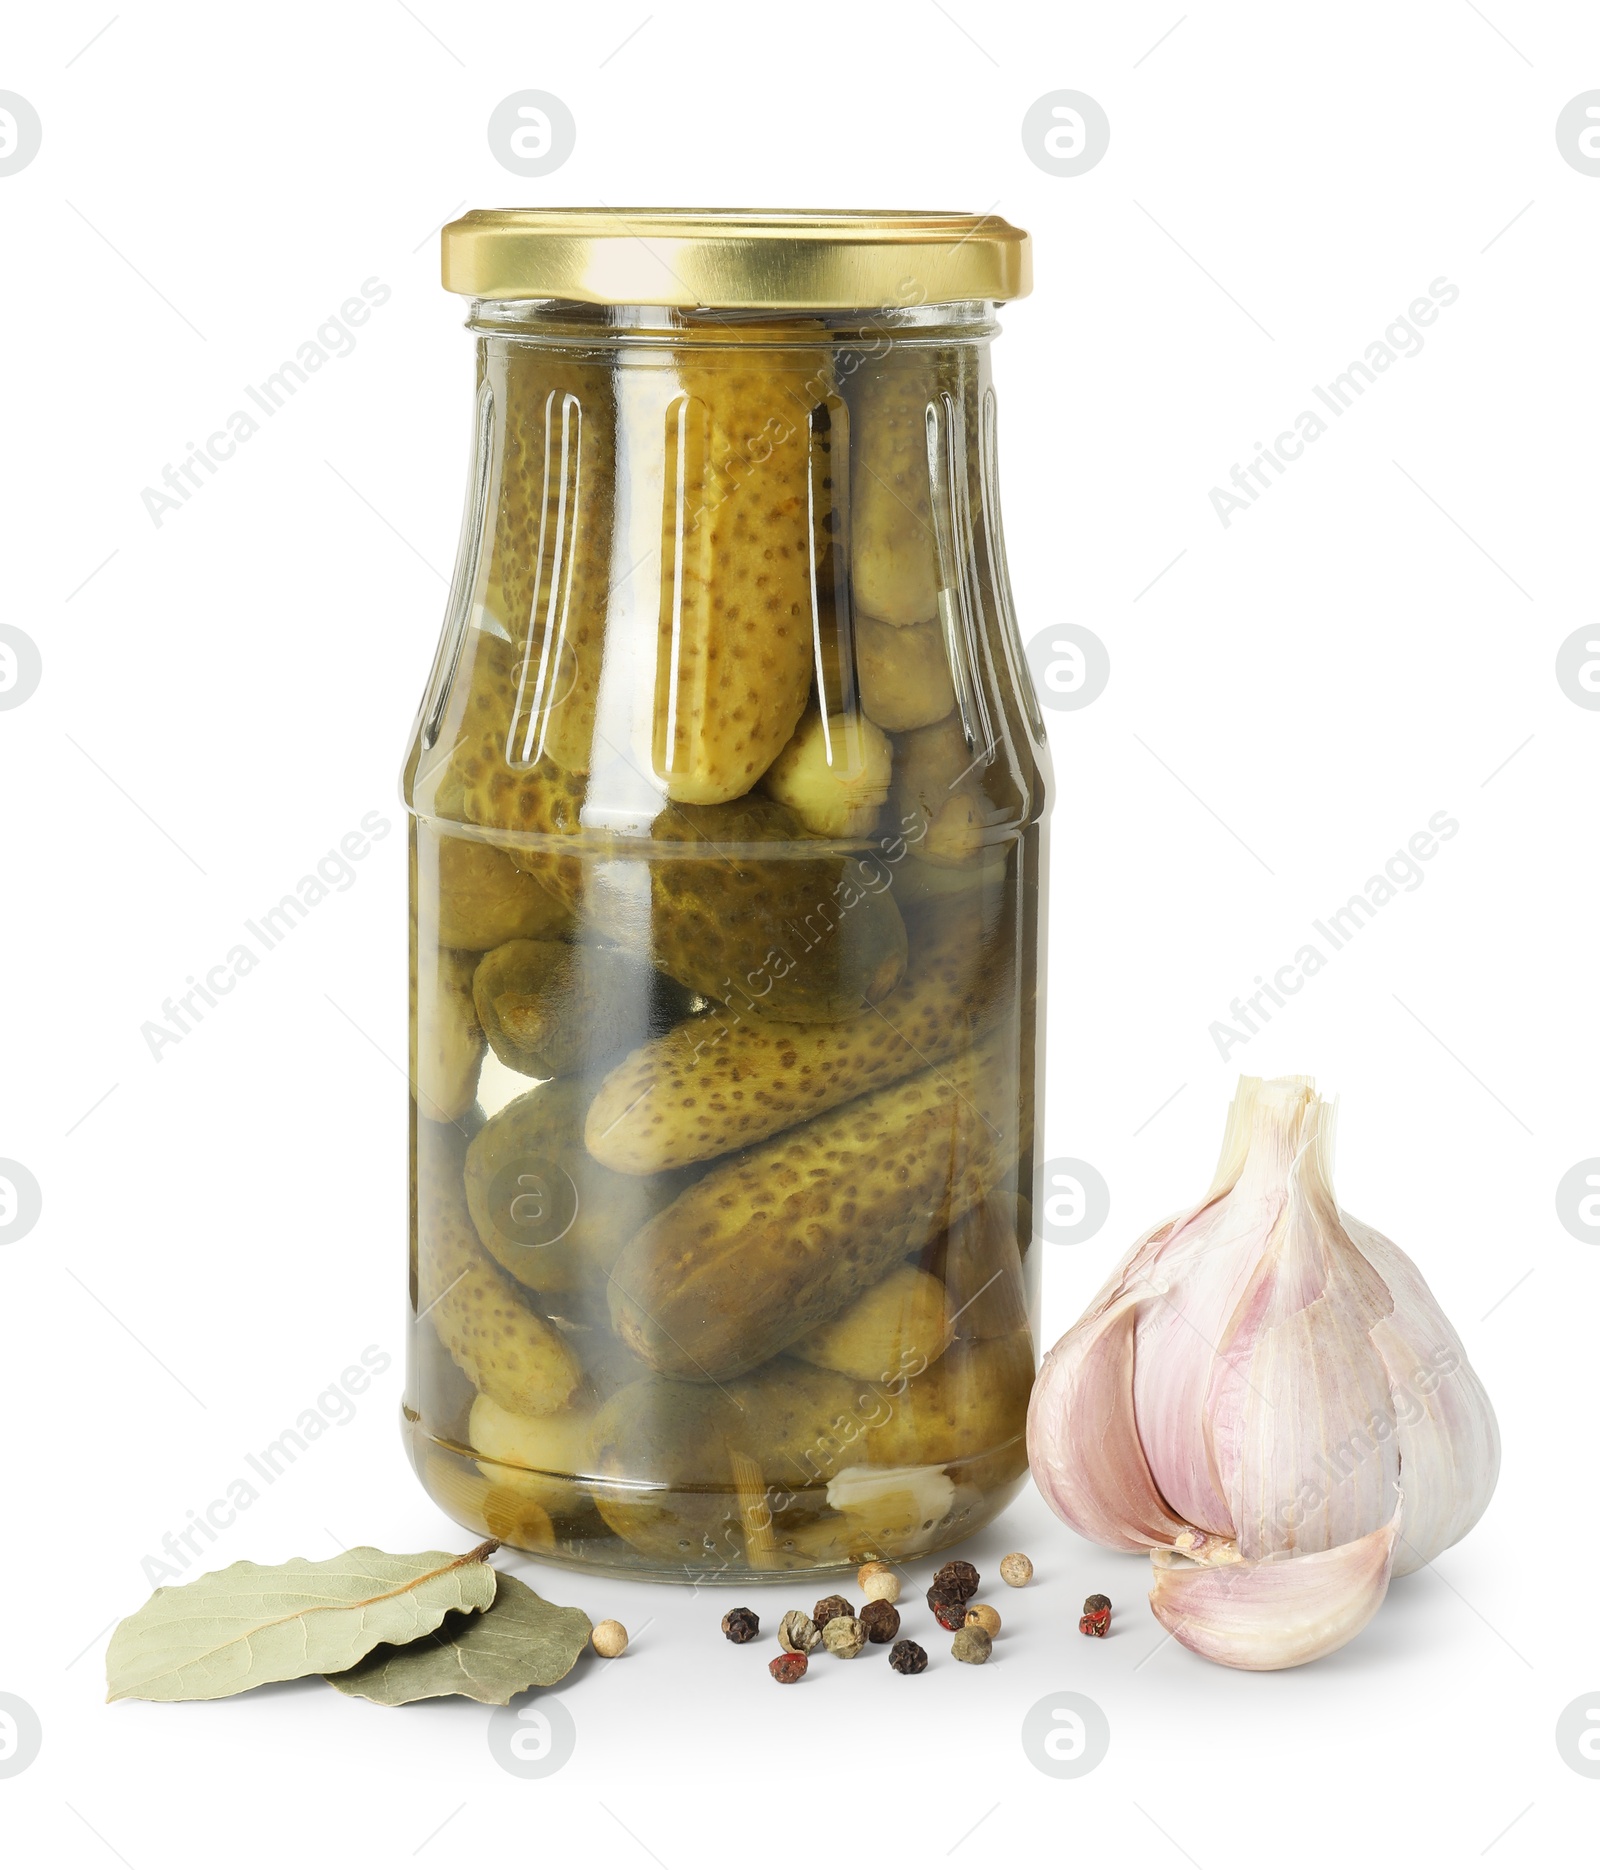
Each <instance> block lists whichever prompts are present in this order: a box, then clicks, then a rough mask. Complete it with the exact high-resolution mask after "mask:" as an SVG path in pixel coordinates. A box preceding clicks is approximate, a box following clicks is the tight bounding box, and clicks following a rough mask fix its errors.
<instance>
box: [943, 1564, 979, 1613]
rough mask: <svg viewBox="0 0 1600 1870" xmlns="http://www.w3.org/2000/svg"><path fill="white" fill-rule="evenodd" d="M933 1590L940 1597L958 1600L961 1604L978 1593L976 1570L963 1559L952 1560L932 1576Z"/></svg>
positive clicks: (975, 1567)
mask: <svg viewBox="0 0 1600 1870" xmlns="http://www.w3.org/2000/svg"><path fill="white" fill-rule="evenodd" d="M933 1588H934V1589H935V1590H936V1591H937V1592H938V1593H939V1595H940V1596H941V1597H953V1598H958V1599H959V1600H960V1601H961V1602H962V1603H963V1604H964V1603H966V1601H967V1599H968V1598H969V1597H976V1596H977V1593H978V1568H977V1566H976V1565H969V1564H968V1563H967V1561H966V1560H965V1559H964V1558H952V1559H951V1560H950V1562H949V1563H948V1564H946V1565H941V1566H940V1567H939V1569H938V1570H937V1571H936V1572H935V1573H934V1574H933Z"/></svg>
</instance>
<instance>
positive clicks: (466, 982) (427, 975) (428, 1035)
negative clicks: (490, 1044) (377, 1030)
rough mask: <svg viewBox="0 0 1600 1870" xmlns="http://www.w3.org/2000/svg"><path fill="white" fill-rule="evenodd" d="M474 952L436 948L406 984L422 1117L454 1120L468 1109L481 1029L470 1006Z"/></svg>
mask: <svg viewBox="0 0 1600 1870" xmlns="http://www.w3.org/2000/svg"><path fill="white" fill-rule="evenodd" d="M476 961H477V956H476V955H471V954H459V953H457V952H456V951H455V950H454V949H451V948H436V949H434V951H433V953H432V954H431V955H423V956H422V957H421V959H420V961H419V963H418V966H420V968H421V978H420V980H419V979H418V978H417V975H416V972H415V971H413V975H412V982H411V1046H412V1053H411V1081H412V1083H413V1085H414V1086H415V1087H416V1094H417V1103H418V1106H419V1107H420V1109H421V1110H422V1113H423V1115H424V1116H426V1117H428V1118H430V1119H431V1120H432V1121H433V1122H435V1123H454V1122H455V1121H456V1120H457V1118H459V1117H462V1116H464V1115H465V1114H466V1113H467V1111H469V1110H470V1109H471V1108H472V1103H473V1099H474V1098H475V1097H476V1095H477V1089H478V1066H479V1063H480V1062H481V1060H482V1058H483V1029H482V1027H481V1026H480V1025H479V1023H478V1015H477V1013H476V1011H475V1010H474V1007H473V1004H472V973H473V968H474V965H475V964H476Z"/></svg>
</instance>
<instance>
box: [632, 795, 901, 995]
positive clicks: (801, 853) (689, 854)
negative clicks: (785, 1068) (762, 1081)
mask: <svg viewBox="0 0 1600 1870" xmlns="http://www.w3.org/2000/svg"><path fill="white" fill-rule="evenodd" d="M651 838H652V840H653V842H654V843H655V845H656V847H657V848H656V850H655V851H654V852H653V853H652V857H653V858H654V860H655V861H653V862H652V865H651V878H650V915H651V928H652V946H653V952H654V957H655V962H656V965H657V966H658V967H659V968H661V969H662V970H663V971H664V972H665V973H668V974H670V975H671V976H672V977H673V979H674V980H677V981H680V982H681V983H682V984H683V985H684V986H686V987H689V988H692V989H693V990H694V991H695V992H696V993H703V994H704V995H705V996H706V997H707V998H708V999H711V1000H718V1001H721V1002H723V1003H724V1004H726V1005H731V1006H733V1007H734V1008H735V1009H738V1010H743V1009H747V1008H750V1007H752V1006H759V1007H760V1009H761V1011H762V1013H763V1014H764V1015H765V1016H766V1017H768V1018H771V1019H788V1020H800V1021H806V1022H810V1021H813V1020H837V1019H845V1018H847V1017H848V1016H849V1015H850V1014H852V1013H856V1012H859V1011H860V1010H861V1008H862V1007H863V1006H866V1005H868V1004H870V1003H871V1002H872V1001H874V1000H877V999H880V998H881V997H882V996H883V995H884V994H886V993H888V992H889V991H890V990H891V989H892V988H893V987H894V985H895V984H896V982H897V981H898V980H899V979H900V976H901V974H902V972H903V971H904V969H905V960H906V931H905V924H904V923H903V922H902V921H901V919H900V911H899V910H898V909H897V908H896V907H895V903H894V900H893V898H892V896H891V895H890V893H889V890H888V889H887V888H886V887H885V885H886V884H888V883H889V882H891V881H892V877H891V874H890V873H889V872H888V871H887V870H886V869H885V868H884V867H883V866H881V865H879V864H876V863H874V862H872V861H871V860H870V859H869V860H866V861H860V860H857V859H855V858H852V857H849V856H842V857H840V856H834V857H826V856H822V855H820V854H819V855H817V856H815V857H813V856H810V855H809V854H807V853H806V851H805V846H806V843H807V838H806V835H805V830H804V827H803V826H802V825H801V823H800V821H799V819H798V818H797V817H796V816H795V815H794V813H792V812H791V811H789V809H788V808H787V807H786V806H782V805H779V804H778V803H777V802H776V801H775V800H772V799H741V800H738V801H737V802H735V803H734V804H731V805H714V806H677V807H674V808H673V809H672V810H670V811H666V812H663V813H662V814H661V816H660V817H659V818H657V819H656V821H655V823H654V824H653V825H652V827H651ZM762 846H769V847H776V848H773V849H772V854H771V856H764V855H762V854H761V847H762Z"/></svg>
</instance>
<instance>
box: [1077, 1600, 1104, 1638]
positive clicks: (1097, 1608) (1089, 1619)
mask: <svg viewBox="0 0 1600 1870" xmlns="http://www.w3.org/2000/svg"><path fill="white" fill-rule="evenodd" d="M1110 1628H1111V1599H1110V1598H1109V1597H1105V1596H1103V1595H1102V1594H1101V1593H1100V1592H1099V1591H1096V1592H1095V1593H1094V1595H1093V1596H1092V1597H1086V1598H1085V1599H1084V1600H1083V1615H1082V1616H1081V1617H1080V1618H1079V1619H1078V1630H1079V1633H1080V1634H1081V1635H1083V1636H1104V1635H1105V1633H1106V1632H1107V1631H1108V1630H1109V1629H1110Z"/></svg>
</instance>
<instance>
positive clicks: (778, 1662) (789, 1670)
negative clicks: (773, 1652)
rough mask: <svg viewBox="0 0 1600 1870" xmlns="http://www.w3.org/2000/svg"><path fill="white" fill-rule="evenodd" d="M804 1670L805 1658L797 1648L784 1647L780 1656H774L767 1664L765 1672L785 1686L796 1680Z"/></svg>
mask: <svg viewBox="0 0 1600 1870" xmlns="http://www.w3.org/2000/svg"><path fill="white" fill-rule="evenodd" d="M805 1672H806V1659H805V1657H804V1656H802V1655H801V1654H800V1652H799V1651H798V1650H797V1649H786V1650H785V1651H784V1652H783V1654H782V1655H781V1656H774V1657H773V1658H772V1660H771V1661H770V1662H769V1663H768V1664H767V1673H768V1674H769V1675H770V1676H771V1677H772V1679H773V1681H775V1682H782V1683H783V1684H784V1685H785V1686H787V1685H788V1684H789V1683H790V1682H798V1681H799V1679H800V1678H801V1676H802V1675H804V1674H805Z"/></svg>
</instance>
